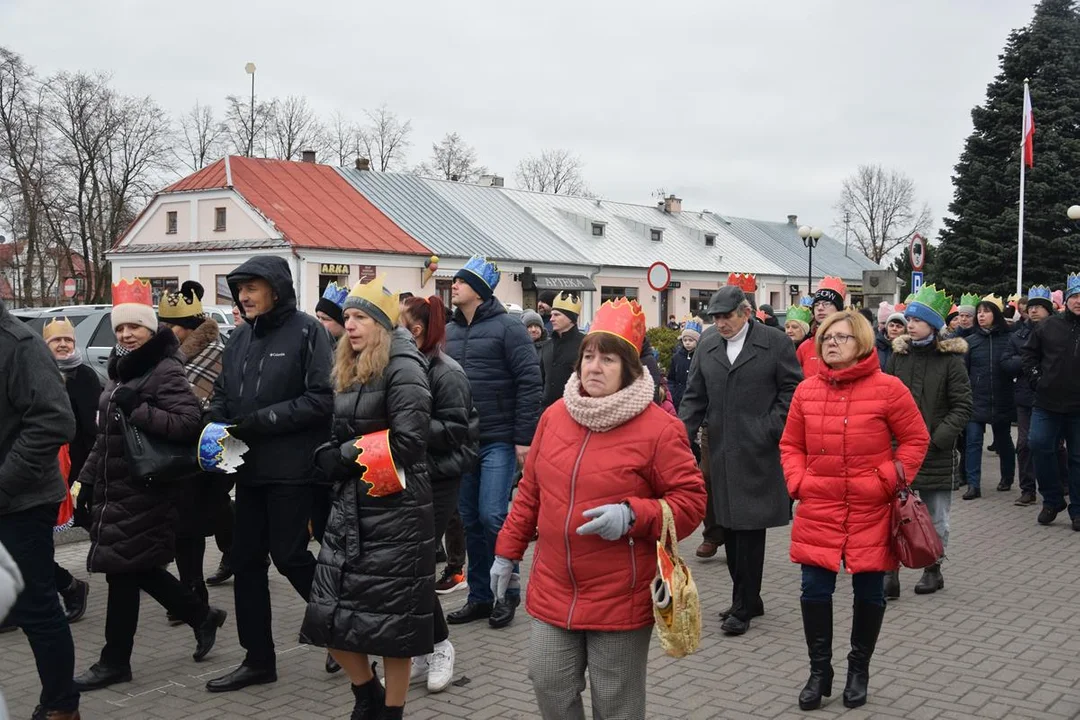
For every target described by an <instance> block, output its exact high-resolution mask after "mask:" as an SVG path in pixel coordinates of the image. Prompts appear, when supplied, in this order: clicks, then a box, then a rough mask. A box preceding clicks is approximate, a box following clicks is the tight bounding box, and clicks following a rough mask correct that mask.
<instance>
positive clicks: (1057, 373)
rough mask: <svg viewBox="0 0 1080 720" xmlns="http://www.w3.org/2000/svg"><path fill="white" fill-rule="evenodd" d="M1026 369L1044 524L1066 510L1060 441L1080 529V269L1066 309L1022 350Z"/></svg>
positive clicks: (1068, 288) (1036, 332)
mask: <svg viewBox="0 0 1080 720" xmlns="http://www.w3.org/2000/svg"><path fill="white" fill-rule="evenodd" d="M1021 355H1022V359H1023V364H1024V373H1025V374H1026V375H1027V376H1028V378H1030V380H1031V384H1032V385H1033V386H1034V387H1035V407H1034V408H1033V409H1032V411H1031V431H1030V433H1029V434H1028V445H1029V446H1030V447H1031V455H1032V458H1033V459H1034V460H1035V476H1036V478H1037V480H1038V483H1039V492H1040V493H1041V494H1042V497H1043V507H1042V510H1041V511H1040V512H1039V523H1040V524H1042V525H1049V524H1050V523H1052V522H1054V520H1055V518H1057V516H1058V513H1060V512H1061V511H1062V510H1064V509H1065V507H1066V504H1065V497H1064V494H1063V493H1062V491H1061V478H1060V476H1059V471H1058V462H1057V449H1058V443H1059V442H1060V441H1061V440H1062V439H1064V441H1065V448H1066V451H1067V452H1068V454H1069V501H1070V504H1069V506H1068V508H1069V517H1070V518H1072V528H1073V530H1077V531H1080V373H1078V372H1076V368H1077V367H1080V274H1072V275H1069V278H1068V281H1067V282H1066V289H1065V312H1063V313H1062V314H1060V315H1053V316H1051V317H1048V318H1047V319H1045V320H1043V321H1042V322H1040V323H1039V324H1038V325H1036V326H1035V330H1034V331H1032V333H1031V337H1030V338H1028V341H1027V344H1026V345H1025V346H1024V348H1023V350H1022V351H1021Z"/></svg>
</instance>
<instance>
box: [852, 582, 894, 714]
mask: <svg viewBox="0 0 1080 720" xmlns="http://www.w3.org/2000/svg"><path fill="white" fill-rule="evenodd" d="M854 613H855V616H854V618H853V619H852V621H851V652H850V653H848V672H847V686H846V687H845V688H844V707H849V708H855V707H860V706H862V705H865V704H866V691H867V686H868V685H869V684H870V658H871V657H872V656H873V654H874V647H875V646H876V645H877V639H878V634H880V633H881V622H882V620H884V618H885V608H884V607H882V606H881V605H875V604H874V603H868V602H859V601H856V603H855V608H854Z"/></svg>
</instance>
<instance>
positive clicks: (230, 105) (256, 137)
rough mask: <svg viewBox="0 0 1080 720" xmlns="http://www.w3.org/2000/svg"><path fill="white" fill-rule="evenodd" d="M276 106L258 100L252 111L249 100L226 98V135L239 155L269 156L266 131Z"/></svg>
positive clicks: (233, 96)
mask: <svg viewBox="0 0 1080 720" xmlns="http://www.w3.org/2000/svg"><path fill="white" fill-rule="evenodd" d="M273 112H274V104H273V103H267V102H263V101H261V100H256V102H255V105H254V110H252V105H251V101H250V99H249V98H241V97H239V96H237V95H229V96H227V97H226V98H225V133H226V135H227V137H228V140H229V142H230V143H231V144H232V147H233V152H234V153H236V154H237V155H257V154H260V153H261V154H262V155H263V156H264V157H265V156H266V154H267V149H268V148H267V147H266V131H267V128H268V127H269V125H270V120H271V118H272V116H273Z"/></svg>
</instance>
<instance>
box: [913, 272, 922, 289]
mask: <svg viewBox="0 0 1080 720" xmlns="http://www.w3.org/2000/svg"><path fill="white" fill-rule="evenodd" d="M919 290H922V273H921V272H919V271H915V272H913V273H911V292H913V293H917V292H919Z"/></svg>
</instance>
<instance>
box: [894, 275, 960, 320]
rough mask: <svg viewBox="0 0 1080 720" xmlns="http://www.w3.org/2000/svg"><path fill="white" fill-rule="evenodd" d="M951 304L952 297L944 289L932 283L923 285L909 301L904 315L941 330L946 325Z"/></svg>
mask: <svg viewBox="0 0 1080 720" xmlns="http://www.w3.org/2000/svg"><path fill="white" fill-rule="evenodd" d="M951 305H952V298H951V297H949V296H948V295H946V294H945V291H944V290H938V289H937V287H936V286H934V285H932V284H931V285H923V286H922V289H920V290H919V293H918V294H917V295H916V296H915V298H914V299H913V300H912V301H911V302H910V303H908V306H907V309H906V310H904V316H905V317H909V318H916V319H918V320H922V321H923V322H925V323H926V324H927V325H930V326H931V327H933V328H934V329H935V330H941V329H942V328H943V327H945V319H946V317H948V316H949V314H950V313H949V307H950V306H951Z"/></svg>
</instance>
